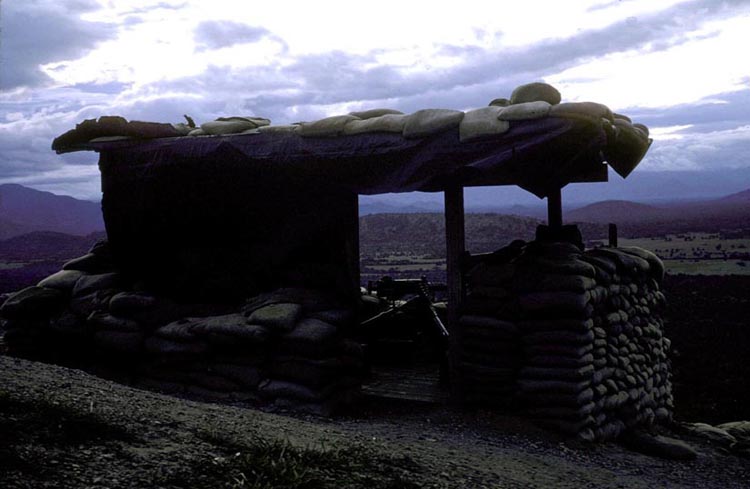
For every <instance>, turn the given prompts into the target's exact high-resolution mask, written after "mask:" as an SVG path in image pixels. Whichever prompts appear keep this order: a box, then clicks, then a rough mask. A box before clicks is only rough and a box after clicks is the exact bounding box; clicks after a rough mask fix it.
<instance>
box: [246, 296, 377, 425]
mask: <svg viewBox="0 0 750 489" xmlns="http://www.w3.org/2000/svg"><path fill="white" fill-rule="evenodd" d="M243 314H244V315H245V316H246V318H247V321H248V323H250V324H253V325H259V326H261V327H264V328H266V329H267V330H268V331H269V332H270V335H271V336H272V338H273V350H272V355H273V356H272V357H271V358H269V360H268V362H267V364H266V365H267V371H266V373H267V378H266V379H265V380H264V381H263V382H262V383H261V384H260V386H259V388H258V392H259V394H260V395H261V396H263V397H264V398H265V399H266V400H268V401H269V402H271V403H272V404H273V405H274V406H275V407H278V408H283V409H292V410H295V411H305V412H310V413H313V414H321V415H328V414H330V413H331V412H333V411H335V410H336V409H338V408H339V407H340V406H342V405H344V404H346V403H348V402H350V401H352V400H353V398H354V396H355V395H356V394H357V392H358V388H359V386H360V385H361V383H362V379H363V374H364V370H363V365H364V360H363V357H364V354H363V351H362V349H361V348H360V347H359V344H357V343H355V342H353V341H350V340H348V339H347V336H348V334H347V333H348V332H351V331H352V329H353V326H354V325H353V321H354V319H355V318H354V314H353V311H352V310H351V309H348V308H346V307H343V305H342V304H341V303H340V302H339V301H337V300H336V299H335V298H333V297H332V296H331V295H330V294H327V293H325V292H320V291H313V290H310V289H292V288H290V289H279V290H276V291H274V292H273V293H271V294H266V295H263V296H259V297H256V298H254V299H252V300H250V301H248V303H247V304H246V305H245V307H244V308H243Z"/></svg>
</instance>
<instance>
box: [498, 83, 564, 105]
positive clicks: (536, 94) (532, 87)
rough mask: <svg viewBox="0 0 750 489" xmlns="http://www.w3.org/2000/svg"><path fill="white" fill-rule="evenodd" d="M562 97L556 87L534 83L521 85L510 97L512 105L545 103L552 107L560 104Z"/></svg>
mask: <svg viewBox="0 0 750 489" xmlns="http://www.w3.org/2000/svg"><path fill="white" fill-rule="evenodd" d="M561 99H562V97H561V96H560V92H558V91H557V89H556V88H555V87H553V86H552V85H549V84H547V83H542V82H533V83H527V84H525V85H519V86H518V87H516V88H515V90H513V93H512V94H511V95H510V103H511V104H512V105H515V104H522V103H525V102H537V101H543V102H547V103H548V104H550V105H555V104H559V103H560V100H561Z"/></svg>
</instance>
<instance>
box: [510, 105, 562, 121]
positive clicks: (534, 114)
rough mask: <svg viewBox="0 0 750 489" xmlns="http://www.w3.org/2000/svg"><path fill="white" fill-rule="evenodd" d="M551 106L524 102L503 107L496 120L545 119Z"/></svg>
mask: <svg viewBox="0 0 750 489" xmlns="http://www.w3.org/2000/svg"><path fill="white" fill-rule="evenodd" d="M550 107H551V105H550V104H549V103H548V102H543V101H537V102H524V103H519V104H516V105H509V106H508V107H503V110H502V111H501V112H500V114H498V116H497V118H498V119H499V120H501V121H520V120H530V119H541V118H542V117H547V115H548V114H549V110H550Z"/></svg>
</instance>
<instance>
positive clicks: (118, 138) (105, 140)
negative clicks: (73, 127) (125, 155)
mask: <svg viewBox="0 0 750 489" xmlns="http://www.w3.org/2000/svg"><path fill="white" fill-rule="evenodd" d="M129 139H133V138H131V137H130V136H100V137H98V138H93V139H89V142H90V143H111V142H114V141H127V140H129Z"/></svg>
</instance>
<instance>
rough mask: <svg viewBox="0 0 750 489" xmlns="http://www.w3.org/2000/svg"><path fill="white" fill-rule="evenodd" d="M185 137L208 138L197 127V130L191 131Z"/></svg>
mask: <svg viewBox="0 0 750 489" xmlns="http://www.w3.org/2000/svg"><path fill="white" fill-rule="evenodd" d="M187 135H188V136H191V137H193V136H208V133H207V132H206V131H204V130H203V129H201V128H200V127H199V128H196V129H193V130H192V131H190V132H189V133H188V134H187Z"/></svg>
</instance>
